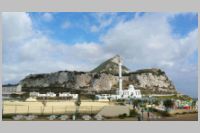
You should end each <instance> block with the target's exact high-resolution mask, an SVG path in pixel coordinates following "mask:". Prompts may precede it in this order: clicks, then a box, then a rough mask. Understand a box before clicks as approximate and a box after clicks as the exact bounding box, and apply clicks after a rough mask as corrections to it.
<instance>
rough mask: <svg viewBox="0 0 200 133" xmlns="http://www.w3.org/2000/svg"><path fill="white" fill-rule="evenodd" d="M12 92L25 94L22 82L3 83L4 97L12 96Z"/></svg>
mask: <svg viewBox="0 0 200 133" xmlns="http://www.w3.org/2000/svg"><path fill="white" fill-rule="evenodd" d="M12 94H23V92H22V86H21V85H20V84H16V85H10V84H9V85H3V86H2V96H3V99H7V98H8V99H9V98H11V95H12Z"/></svg>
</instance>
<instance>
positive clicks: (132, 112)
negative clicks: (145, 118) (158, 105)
mask: <svg viewBox="0 0 200 133" xmlns="http://www.w3.org/2000/svg"><path fill="white" fill-rule="evenodd" d="M129 116H130V117H136V116H138V113H137V111H136V110H134V109H133V110H130V114H129Z"/></svg>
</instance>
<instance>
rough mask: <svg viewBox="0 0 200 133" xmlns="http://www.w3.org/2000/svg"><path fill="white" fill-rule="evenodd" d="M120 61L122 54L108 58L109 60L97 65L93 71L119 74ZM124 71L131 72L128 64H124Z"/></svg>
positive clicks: (125, 72)
mask: <svg viewBox="0 0 200 133" xmlns="http://www.w3.org/2000/svg"><path fill="white" fill-rule="evenodd" d="M119 61H120V56H119V55H115V56H114V57H113V58H111V59H108V60H107V61H105V62H103V63H102V64H100V65H99V66H97V67H96V68H95V69H93V70H92V71H91V72H96V73H109V74H114V75H117V74H118V73H119V66H118V63H119ZM122 73H123V74H127V73H129V69H128V68H127V67H126V66H122Z"/></svg>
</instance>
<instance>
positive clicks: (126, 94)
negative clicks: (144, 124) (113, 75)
mask: <svg viewBox="0 0 200 133" xmlns="http://www.w3.org/2000/svg"><path fill="white" fill-rule="evenodd" d="M118 64H119V89H118V90H117V92H116V94H115V95H109V94H101V95H96V97H97V98H98V99H129V98H142V95H141V92H140V90H136V89H135V88H134V86H133V85H129V87H128V89H127V90H123V89H122V84H123V80H122V60H121V59H120V57H119V60H118Z"/></svg>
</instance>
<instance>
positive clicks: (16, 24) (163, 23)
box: [2, 12, 198, 97]
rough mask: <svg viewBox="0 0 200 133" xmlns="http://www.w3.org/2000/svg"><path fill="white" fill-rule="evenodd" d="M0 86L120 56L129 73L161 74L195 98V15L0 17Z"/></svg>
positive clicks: (81, 68) (20, 14) (87, 67)
mask: <svg viewBox="0 0 200 133" xmlns="http://www.w3.org/2000/svg"><path fill="white" fill-rule="evenodd" d="M2 20H3V83H4V84H6V83H17V82H18V81H19V80H21V79H22V78H24V77H25V76H26V75H28V74H30V73H47V72H55V71H59V70H78V71H89V70H91V69H93V68H94V67H96V66H97V65H98V64H100V63H101V62H102V61H104V60H106V59H108V58H111V57H112V56H114V55H116V54H119V55H121V56H122V58H123V59H124V65H126V66H127V67H128V68H129V69H130V70H131V71H135V70H138V69H143V68H161V69H162V70H164V71H165V72H166V74H167V75H168V76H169V78H170V79H171V80H172V81H173V83H174V84H175V86H176V88H177V90H178V91H179V92H182V93H184V94H189V95H190V96H193V97H197V62H198V51H197V33H198V31H197V28H198V17H197V13H188V12H184V13H140V12H137V13H47V12H46V13H44V12H40V13H26V12H18V13H14V12H10V13H2Z"/></svg>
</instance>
